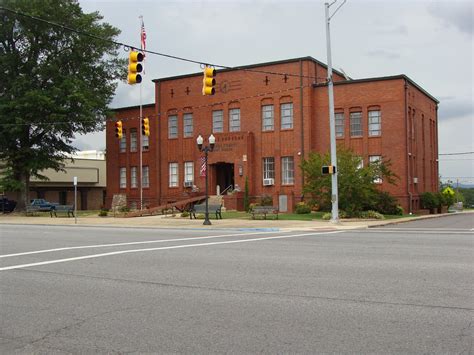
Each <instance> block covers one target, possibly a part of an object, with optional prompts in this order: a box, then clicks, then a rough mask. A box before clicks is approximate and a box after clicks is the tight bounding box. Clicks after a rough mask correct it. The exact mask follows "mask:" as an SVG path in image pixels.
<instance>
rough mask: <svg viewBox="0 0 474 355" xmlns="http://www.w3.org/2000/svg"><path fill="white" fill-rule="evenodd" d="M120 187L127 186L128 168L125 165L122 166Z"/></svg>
mask: <svg viewBox="0 0 474 355" xmlns="http://www.w3.org/2000/svg"><path fill="white" fill-rule="evenodd" d="M120 188H121V189H125V188H127V168H125V167H121V168H120Z"/></svg>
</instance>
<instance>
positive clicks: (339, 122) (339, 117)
mask: <svg viewBox="0 0 474 355" xmlns="http://www.w3.org/2000/svg"><path fill="white" fill-rule="evenodd" d="M336 137H338V138H341V137H344V113H342V112H338V113H336Z"/></svg>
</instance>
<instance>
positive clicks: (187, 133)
mask: <svg viewBox="0 0 474 355" xmlns="http://www.w3.org/2000/svg"><path fill="white" fill-rule="evenodd" d="M193 129H194V127H193V114H192V113H185V114H184V115H183V136H184V138H189V137H192V136H193Z"/></svg>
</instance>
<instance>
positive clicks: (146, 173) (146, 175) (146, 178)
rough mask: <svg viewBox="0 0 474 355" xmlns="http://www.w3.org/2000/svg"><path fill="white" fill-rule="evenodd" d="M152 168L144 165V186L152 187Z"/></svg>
mask: <svg viewBox="0 0 474 355" xmlns="http://www.w3.org/2000/svg"><path fill="white" fill-rule="evenodd" d="M149 173H150V169H148V166H142V187H150V175H149Z"/></svg>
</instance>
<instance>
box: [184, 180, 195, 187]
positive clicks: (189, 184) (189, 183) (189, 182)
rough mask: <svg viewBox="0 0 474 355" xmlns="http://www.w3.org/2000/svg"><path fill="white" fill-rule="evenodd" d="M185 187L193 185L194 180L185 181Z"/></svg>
mask: <svg viewBox="0 0 474 355" xmlns="http://www.w3.org/2000/svg"><path fill="white" fill-rule="evenodd" d="M184 187H193V182H192V181H185V182H184Z"/></svg>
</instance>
